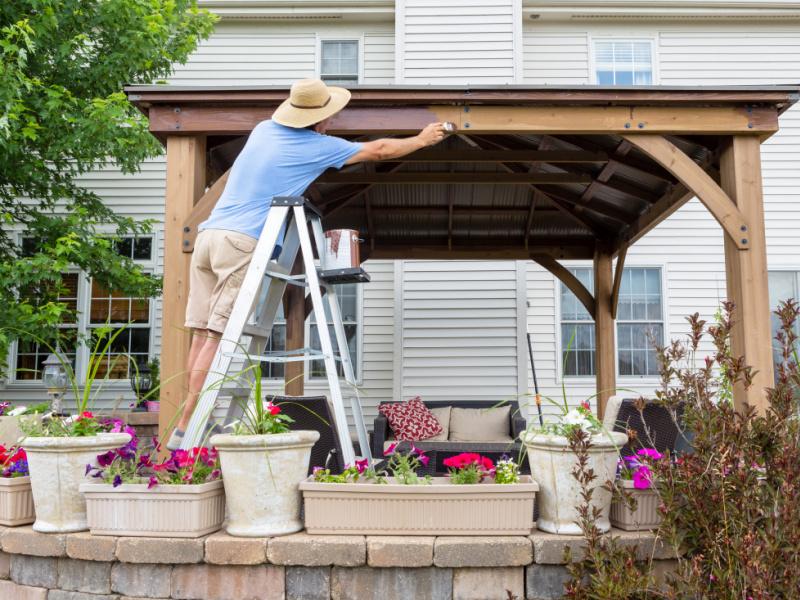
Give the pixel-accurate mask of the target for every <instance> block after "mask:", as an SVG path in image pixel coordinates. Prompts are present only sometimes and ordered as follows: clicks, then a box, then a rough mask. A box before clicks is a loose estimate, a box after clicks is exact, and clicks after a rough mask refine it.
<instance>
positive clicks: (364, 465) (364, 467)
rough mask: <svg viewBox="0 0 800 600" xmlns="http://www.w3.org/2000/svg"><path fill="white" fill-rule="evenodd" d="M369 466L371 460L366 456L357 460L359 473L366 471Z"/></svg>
mask: <svg viewBox="0 0 800 600" xmlns="http://www.w3.org/2000/svg"><path fill="white" fill-rule="evenodd" d="M367 467H369V460H368V459H366V458H365V459H363V460H357V461H356V469H358V472H359V473H363V472H364V471H366V470H367Z"/></svg>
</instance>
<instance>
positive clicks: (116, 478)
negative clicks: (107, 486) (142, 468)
mask: <svg viewBox="0 0 800 600" xmlns="http://www.w3.org/2000/svg"><path fill="white" fill-rule="evenodd" d="M112 485H113V486H114V487H118V486H120V485H122V476H121V475H114V483H113V484H112Z"/></svg>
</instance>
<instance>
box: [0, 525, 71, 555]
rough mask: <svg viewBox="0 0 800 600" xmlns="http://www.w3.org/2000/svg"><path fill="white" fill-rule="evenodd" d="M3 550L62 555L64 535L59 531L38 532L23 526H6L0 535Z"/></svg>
mask: <svg viewBox="0 0 800 600" xmlns="http://www.w3.org/2000/svg"><path fill="white" fill-rule="evenodd" d="M0 544H2V546H3V550H5V551H6V552H8V553H10V554H29V555H31V556H64V555H65V554H66V535H64V534H61V533H39V532H38V531H34V530H33V529H31V526H30V525H26V526H24V527H15V528H13V529H12V528H8V529H6V530H5V531H4V532H3V535H2V536H1V537H0Z"/></svg>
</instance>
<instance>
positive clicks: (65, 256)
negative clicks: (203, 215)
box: [0, 0, 215, 362]
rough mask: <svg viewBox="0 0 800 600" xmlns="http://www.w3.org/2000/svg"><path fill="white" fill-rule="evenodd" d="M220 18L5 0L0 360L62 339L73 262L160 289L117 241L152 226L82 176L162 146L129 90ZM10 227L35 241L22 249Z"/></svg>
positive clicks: (112, 278)
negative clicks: (18, 342)
mask: <svg viewBox="0 0 800 600" xmlns="http://www.w3.org/2000/svg"><path fill="white" fill-rule="evenodd" d="M214 21H215V17H213V16H212V15H210V14H209V13H208V12H206V11H203V10H198V9H197V6H196V1H195V0H139V1H135V2H134V1H131V0H80V1H73V2H64V1H63V0H13V1H11V2H8V1H6V2H0V106H2V109H1V110H0V224H2V225H3V226H4V227H0V305H2V307H3V310H2V311H0V362H3V360H4V358H5V355H6V352H7V350H8V345H9V343H10V341H11V340H12V339H14V338H20V339H22V340H26V341H32V340H33V339H34V338H36V337H39V338H46V339H47V340H48V341H50V342H51V344H52V345H55V342H56V340H57V339H58V337H59V330H58V328H57V325H58V324H59V323H63V322H67V321H69V320H70V319H71V317H70V314H69V313H71V312H74V308H73V309H70V307H69V306H68V305H67V304H66V303H64V302H60V301H59V300H58V295H59V292H61V291H63V288H64V281H63V275H62V274H63V273H64V272H65V271H66V270H67V269H68V268H74V267H78V268H80V269H82V270H84V271H85V272H87V273H88V274H89V275H91V277H93V279H94V281H96V282H98V283H100V284H102V285H103V286H104V287H106V288H107V289H115V290H119V291H121V292H124V293H128V294H130V295H132V296H136V297H142V296H153V295H156V294H157V293H158V291H159V287H160V282H159V280H158V279H157V278H155V277H152V276H150V275H147V274H145V273H143V272H142V270H141V268H140V267H139V266H137V265H136V264H135V263H134V262H133V261H132V260H131V259H130V258H126V257H123V256H121V255H120V254H119V253H118V252H117V251H116V248H115V243H116V241H117V240H118V239H119V238H120V236H123V235H126V236H136V235H139V234H142V233H145V232H147V231H149V229H150V224H149V223H147V222H141V221H138V222H137V221H135V220H134V219H131V218H127V217H122V216H120V215H119V214H116V213H115V212H114V211H113V210H112V209H111V208H109V207H107V206H105V205H104V204H103V202H102V201H101V199H100V198H99V197H98V196H97V194H95V193H94V192H92V191H90V190H88V189H86V188H84V187H82V186H80V185H79V184H78V183H76V178H77V177H78V176H80V175H83V174H85V173H88V172H90V171H92V170H93V169H96V168H98V167H102V166H107V165H114V166H116V167H119V168H120V169H121V170H122V172H124V173H134V172H136V171H137V170H138V169H139V165H140V164H141V162H142V161H143V160H144V159H146V158H149V157H155V156H158V155H159V154H160V153H161V152H162V149H161V146H160V144H159V143H158V141H157V140H156V139H155V138H154V137H153V136H152V135H150V133H149V131H148V123H147V119H146V117H145V116H144V115H142V114H141V113H140V112H139V111H138V109H136V108H135V107H134V106H132V105H131V104H130V103H129V102H128V101H127V98H126V96H125V94H124V93H123V92H122V89H123V87H124V86H125V85H126V84H132V83H151V82H154V81H156V80H158V79H162V78H164V77H167V76H169V74H170V73H171V72H172V70H173V64H174V63H184V62H186V60H187V58H188V57H189V55H190V54H191V53H192V51H193V50H194V49H195V47H196V46H197V43H198V42H199V40H201V39H204V38H207V37H208V36H209V35H210V34H211V32H212V30H213V24H214ZM21 198H26V200H25V201H24V202H23V201H22V200H21ZM57 203H63V207H64V210H60V211H58V212H56V211H55V210H54V208H55V207H56V205H57ZM10 224H20V225H22V226H23V228H24V232H23V235H24V236H25V237H28V238H31V239H32V240H33V242H34V243H33V244H31V245H30V247H28V248H26V249H25V251H24V252H23V251H22V249H20V248H19V247H18V246H17V245H16V243H15V237H14V236H15V232H14V231H13V230H11V229H9V228H8V227H5V226H6V225H10ZM11 328H13V329H14V331H13V332H12V331H11ZM63 331H65V330H62V333H63ZM71 343H74V340H72V341H71ZM62 345H63V346H66V345H67V344H66V343H64V344H62Z"/></svg>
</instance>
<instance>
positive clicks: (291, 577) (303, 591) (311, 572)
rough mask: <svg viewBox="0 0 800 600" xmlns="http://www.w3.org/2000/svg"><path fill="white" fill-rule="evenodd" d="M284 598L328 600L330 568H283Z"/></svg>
mask: <svg viewBox="0 0 800 600" xmlns="http://www.w3.org/2000/svg"><path fill="white" fill-rule="evenodd" d="M285 569H286V598H287V599H291V600H330V597H331V569H330V567H285Z"/></svg>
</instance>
